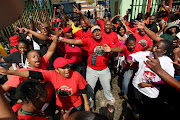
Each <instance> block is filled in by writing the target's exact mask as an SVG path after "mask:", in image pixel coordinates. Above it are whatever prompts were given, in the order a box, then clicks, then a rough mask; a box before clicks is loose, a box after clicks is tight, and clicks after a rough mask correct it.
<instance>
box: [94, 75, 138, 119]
mask: <svg viewBox="0 0 180 120" xmlns="http://www.w3.org/2000/svg"><path fill="white" fill-rule="evenodd" d="M118 81H119V82H118ZM121 81H122V77H119V76H116V77H115V78H113V79H112V94H113V96H114V98H115V103H114V105H113V104H112V103H111V102H110V101H108V100H106V98H105V97H104V91H103V89H102V90H98V91H97V92H96V110H94V112H97V113H101V109H102V108H103V107H106V106H107V104H108V103H109V104H112V105H113V106H114V107H115V112H114V119H113V120H137V119H136V118H135V117H134V115H133V113H132V108H131V106H130V104H129V100H128V98H127V96H124V97H120V95H119V94H120V93H121V89H120V87H119V86H120V85H118V84H119V83H121ZM102 114H103V113H102Z"/></svg>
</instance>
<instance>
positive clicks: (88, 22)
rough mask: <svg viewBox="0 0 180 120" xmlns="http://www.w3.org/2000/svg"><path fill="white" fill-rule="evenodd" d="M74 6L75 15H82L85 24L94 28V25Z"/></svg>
mask: <svg viewBox="0 0 180 120" xmlns="http://www.w3.org/2000/svg"><path fill="white" fill-rule="evenodd" d="M73 6H74V13H76V14H78V15H80V17H81V18H82V19H83V20H84V22H85V23H86V24H87V25H88V26H89V27H91V28H92V27H93V26H94V25H93V24H92V23H91V22H90V21H89V19H88V18H86V17H85V16H84V15H83V14H82V13H81V11H80V10H79V9H78V8H77V7H76V6H75V5H73Z"/></svg>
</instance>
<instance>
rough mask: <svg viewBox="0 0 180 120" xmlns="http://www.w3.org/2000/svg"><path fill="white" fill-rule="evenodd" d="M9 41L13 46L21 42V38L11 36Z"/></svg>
mask: <svg viewBox="0 0 180 120" xmlns="http://www.w3.org/2000/svg"><path fill="white" fill-rule="evenodd" d="M9 40H10V45H11V46H14V45H17V44H18V41H19V36H11V37H10V38H9Z"/></svg>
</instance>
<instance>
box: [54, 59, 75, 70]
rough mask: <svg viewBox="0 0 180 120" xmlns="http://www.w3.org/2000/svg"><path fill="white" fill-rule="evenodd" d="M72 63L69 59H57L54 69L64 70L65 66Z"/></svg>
mask: <svg viewBox="0 0 180 120" xmlns="http://www.w3.org/2000/svg"><path fill="white" fill-rule="evenodd" d="M69 63H72V62H71V61H70V60H69V59H66V58H63V57H58V58H56V59H55V61H54V63H53V66H54V68H55V69H56V68H62V67H64V66H65V65H67V64H69Z"/></svg>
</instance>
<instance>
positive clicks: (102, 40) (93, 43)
mask: <svg viewBox="0 0 180 120" xmlns="http://www.w3.org/2000/svg"><path fill="white" fill-rule="evenodd" d="M102 41H103V40H101V46H102ZM93 46H94V39H93ZM92 51H93V49H92V50H91V54H92Z"/></svg>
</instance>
